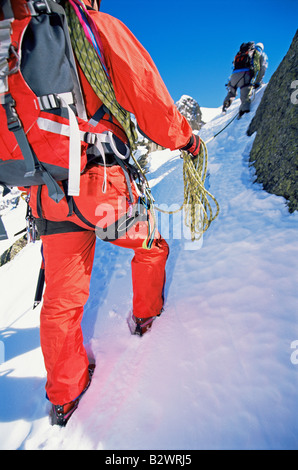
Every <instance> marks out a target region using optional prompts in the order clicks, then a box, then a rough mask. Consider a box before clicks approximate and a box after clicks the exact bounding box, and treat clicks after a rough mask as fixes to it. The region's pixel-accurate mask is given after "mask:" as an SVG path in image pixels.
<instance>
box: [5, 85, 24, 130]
mask: <svg viewBox="0 0 298 470" xmlns="http://www.w3.org/2000/svg"><path fill="white" fill-rule="evenodd" d="M1 104H2V106H3V108H4V110H5V113H6V119H7V127H8V130H10V131H12V132H15V131H17V130H18V129H21V127H22V124H21V121H20V119H19V116H18V114H17V112H16V109H15V104H16V102H15V100H14V99H13V97H12V96H11V95H10V94H8V95H5V96H4V100H3V102H1Z"/></svg>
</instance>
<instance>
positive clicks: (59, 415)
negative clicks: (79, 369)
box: [50, 364, 95, 427]
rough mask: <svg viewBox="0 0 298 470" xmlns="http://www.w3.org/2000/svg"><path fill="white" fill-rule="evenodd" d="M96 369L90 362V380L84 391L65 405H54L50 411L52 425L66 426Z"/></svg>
mask: <svg viewBox="0 0 298 470" xmlns="http://www.w3.org/2000/svg"><path fill="white" fill-rule="evenodd" d="M94 369H95V364H89V367H88V371H89V382H88V384H87V385H86V387H85V388H84V390H83V391H82V393H81V394H80V395H79V396H78V397H77V398H76V399H75V400H73V401H71V402H69V403H65V404H64V405H52V409H51V411H50V418H51V425H52V426H55V425H57V426H60V427H65V426H66V424H67V422H68V420H69V418H70V417H71V416H72V414H73V412H74V411H75V410H76V409H77V407H78V406H79V402H80V400H81V398H82V396H83V395H84V393H85V392H87V390H88V388H89V386H90V384H91V379H92V376H93V373H94Z"/></svg>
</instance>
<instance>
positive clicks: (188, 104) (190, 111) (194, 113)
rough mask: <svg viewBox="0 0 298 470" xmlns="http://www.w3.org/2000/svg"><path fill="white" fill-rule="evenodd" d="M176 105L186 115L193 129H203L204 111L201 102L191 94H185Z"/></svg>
mask: <svg viewBox="0 0 298 470" xmlns="http://www.w3.org/2000/svg"><path fill="white" fill-rule="evenodd" d="M176 106H177V108H178V110H179V111H180V113H181V114H182V115H183V116H184V117H186V119H187V120H188V122H189V124H190V125H191V128H192V130H199V129H201V127H202V125H203V124H204V123H203V122H202V113H201V109H200V106H199V104H198V103H197V102H196V100H195V99H193V98H192V97H191V96H187V95H183V96H181V98H180V100H179V101H177V103H176Z"/></svg>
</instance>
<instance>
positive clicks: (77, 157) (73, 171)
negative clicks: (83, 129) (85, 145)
mask: <svg viewBox="0 0 298 470" xmlns="http://www.w3.org/2000/svg"><path fill="white" fill-rule="evenodd" d="M62 103H63V104H64V106H65V108H67V110H68V117H69V128H70V136H69V170H68V195H69V196H79V194H80V176H81V136H80V129H79V125H78V121H77V118H76V115H75V113H74V112H73V110H72V109H71V108H70V107H69V106H68V104H67V103H66V102H65V101H64V100H63V99H62Z"/></svg>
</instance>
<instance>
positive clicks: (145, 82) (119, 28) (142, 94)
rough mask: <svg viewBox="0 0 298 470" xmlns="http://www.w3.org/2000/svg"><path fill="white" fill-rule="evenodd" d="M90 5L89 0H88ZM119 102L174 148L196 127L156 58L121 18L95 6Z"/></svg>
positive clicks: (150, 134)
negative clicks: (172, 93)
mask: <svg viewBox="0 0 298 470" xmlns="http://www.w3.org/2000/svg"><path fill="white" fill-rule="evenodd" d="M84 2H85V4H86V5H89V6H90V3H89V0H84ZM89 13H90V15H91V16H92V18H93V20H94V22H95V23H96V25H97V28H98V31H99V34H100V37H101V40H102V43H103V49H104V56H105V61H106V65H107V67H108V70H109V73H110V76H111V79H112V82H113V86H114V90H115V94H116V98H117V101H118V103H119V104H120V105H121V106H122V107H123V108H124V109H126V110H127V111H129V112H131V113H133V114H134V115H135V117H136V120H137V123H138V126H139V128H140V129H141V130H142V131H143V133H144V134H145V135H146V136H147V137H148V138H149V139H151V140H152V141H154V142H156V143H157V144H159V145H161V146H162V147H166V148H169V149H171V150H174V149H178V148H181V147H184V146H185V145H187V144H188V142H189V140H190V137H191V135H192V129H191V127H190V125H189V123H188V122H187V120H186V119H185V117H184V116H182V115H181V114H180V113H179V111H178V109H177V107H176V106H175V103H174V101H173V99H172V98H171V96H170V94H169V92H168V90H167V88H166V86H165V84H164V82H163V80H162V78H161V76H160V74H159V72H158V70H157V68H156V66H155V64H154V62H153V60H152V59H151V57H150V55H149V53H148V52H147V51H146V50H145V49H144V47H143V46H142V45H141V44H140V42H139V41H138V40H137V39H136V38H135V36H134V35H133V34H132V32H131V31H130V30H129V29H128V28H127V27H126V26H125V25H124V24H123V23H122V22H121V21H119V20H118V19H116V18H114V17H112V16H110V15H108V14H106V13H102V12H98V11H94V10H91V11H90V12H89Z"/></svg>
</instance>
